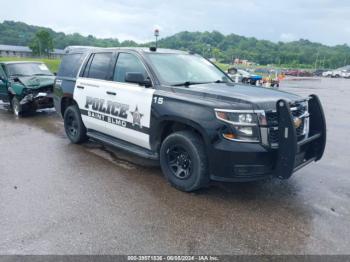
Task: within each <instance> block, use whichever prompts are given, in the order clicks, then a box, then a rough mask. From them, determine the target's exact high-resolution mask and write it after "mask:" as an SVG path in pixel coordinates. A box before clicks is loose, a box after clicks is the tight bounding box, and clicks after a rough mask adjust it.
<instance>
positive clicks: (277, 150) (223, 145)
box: [209, 95, 326, 182]
mask: <svg viewBox="0 0 350 262" xmlns="http://www.w3.org/2000/svg"><path fill="white" fill-rule="evenodd" d="M276 108H277V115H278V141H279V143H278V146H277V147H271V146H267V145H263V144H262V143H240V142H233V141H227V140H221V141H219V142H217V143H216V144H215V145H214V146H213V149H212V150H210V151H211V153H210V154H209V155H210V157H209V162H210V174H211V175H210V177H211V179H212V180H217V181H231V182H244V181H253V180H260V179H266V178H270V177H278V178H281V179H288V178H289V177H290V176H291V175H292V174H293V173H294V172H296V171H298V170H299V169H301V168H302V167H304V166H306V165H308V164H310V163H311V162H314V161H318V160H320V159H321V158H322V156H323V153H324V150H325V146H326V121H325V116H324V112H323V109H322V105H321V103H320V100H319V99H318V97H317V96H316V95H311V96H310V100H309V114H310V117H309V132H308V136H306V137H305V138H304V139H303V140H299V141H298V137H297V132H296V128H295V127H294V120H293V116H292V113H291V109H290V107H289V104H288V103H287V102H286V101H284V100H280V101H278V102H277V107H276Z"/></svg>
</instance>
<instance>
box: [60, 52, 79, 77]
mask: <svg viewBox="0 0 350 262" xmlns="http://www.w3.org/2000/svg"><path fill="white" fill-rule="evenodd" d="M82 60H83V54H68V55H64V56H63V58H62V62H61V65H60V69H59V70H58V73H57V76H61V77H76V76H77V74H78V71H79V68H80V65H81V63H82Z"/></svg>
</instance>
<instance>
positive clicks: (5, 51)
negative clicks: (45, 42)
mask: <svg viewBox="0 0 350 262" xmlns="http://www.w3.org/2000/svg"><path fill="white" fill-rule="evenodd" d="M63 54H64V51H63V50H61V49H54V50H53V52H50V54H49V57H50V58H61V57H62V55H63ZM2 56H7V57H36V56H35V55H34V54H33V51H32V50H31V49H30V48H29V47H28V46H17V45H0V57H2Z"/></svg>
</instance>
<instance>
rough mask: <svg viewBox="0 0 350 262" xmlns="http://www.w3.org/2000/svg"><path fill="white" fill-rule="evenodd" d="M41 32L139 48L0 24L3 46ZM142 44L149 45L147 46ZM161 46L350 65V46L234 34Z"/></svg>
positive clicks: (186, 35) (61, 41)
mask: <svg viewBox="0 0 350 262" xmlns="http://www.w3.org/2000/svg"><path fill="white" fill-rule="evenodd" d="M39 29H46V30H47V31H49V32H50V34H51V36H52V37H53V42H54V46H55V48H60V49H62V48H64V47H66V46H68V45H90V46H101V47H112V46H137V45H138V44H137V43H135V42H133V41H123V42H120V41H119V40H118V39H116V38H108V39H99V38H96V37H94V36H92V35H89V36H82V35H80V34H78V33H75V34H65V33H62V32H55V31H53V30H52V29H50V28H44V27H39V26H32V25H27V24H25V23H22V22H13V21H4V22H3V23H0V44H9V45H29V43H30V41H31V39H32V38H33V37H34V34H35V32H36V31H37V30H39ZM140 45H141V44H140ZM142 45H150V43H145V44H142ZM159 45H160V47H164V48H174V49H184V50H191V51H194V52H196V53H199V54H202V55H204V56H206V57H212V56H214V57H216V58H217V59H218V60H219V61H222V62H226V63H229V62H231V61H232V58H236V57H238V58H241V59H248V60H250V61H254V62H256V63H259V64H261V65H267V64H277V65H287V66H292V67H315V65H316V66H317V67H318V68H320V67H324V68H336V67H340V66H343V65H345V64H349V63H350V47H349V46H348V45H338V46H332V47H331V46H326V45H323V44H320V43H313V42H310V41H308V40H304V39H301V40H299V41H294V42H289V43H283V42H278V43H274V42H271V41H266V40H258V39H256V38H248V37H244V36H239V35H235V34H230V35H223V34H221V33H220V32H217V31H213V32H180V33H177V34H175V35H173V36H170V37H166V38H164V39H161V40H160V42H159Z"/></svg>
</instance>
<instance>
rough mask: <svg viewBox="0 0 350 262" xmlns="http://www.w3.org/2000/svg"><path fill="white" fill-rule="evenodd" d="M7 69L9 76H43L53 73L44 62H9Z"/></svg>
mask: <svg viewBox="0 0 350 262" xmlns="http://www.w3.org/2000/svg"><path fill="white" fill-rule="evenodd" d="M7 71H8V74H9V76H41V75H49V76H52V75H53V74H52V73H51V72H50V70H49V69H48V68H47V66H46V65H45V64H43V63H16V64H8V65H7Z"/></svg>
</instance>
